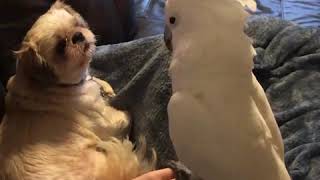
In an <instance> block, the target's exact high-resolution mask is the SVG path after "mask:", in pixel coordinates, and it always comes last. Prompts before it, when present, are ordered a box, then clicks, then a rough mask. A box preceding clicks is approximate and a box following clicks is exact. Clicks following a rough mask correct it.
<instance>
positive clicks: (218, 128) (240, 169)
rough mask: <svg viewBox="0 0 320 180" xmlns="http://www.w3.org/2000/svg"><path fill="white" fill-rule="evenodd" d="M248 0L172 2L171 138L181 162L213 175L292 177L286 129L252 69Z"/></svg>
mask: <svg viewBox="0 0 320 180" xmlns="http://www.w3.org/2000/svg"><path fill="white" fill-rule="evenodd" d="M246 2H250V1H241V3H239V1H236V0H200V1H196V0H167V2H166V26H167V27H166V32H165V40H166V44H167V46H168V48H169V49H171V50H172V61H171V64H170V68H169V73H170V77H171V79H172V88H173V95H172V97H171V99H170V102H169V105H168V114H169V126H170V127H169V129H170V136H171V138H172V141H173V143H174V146H175V148H176V152H177V154H178V157H179V159H180V161H182V162H183V163H184V164H185V165H186V166H187V167H189V168H190V169H191V170H192V171H193V172H195V173H196V174H198V175H200V176H201V177H202V178H203V179H205V180H214V179H217V180H289V179H290V176H289V174H288V171H287V169H286V167H285V163H284V147H283V142H282V138H281V134H280V131H279V128H278V126H277V123H276V121H275V118H274V115H273V113H272V110H271V108H270V105H269V103H268V100H267V98H266V95H265V93H264V91H263V89H262V87H261V86H260V84H259V83H258V81H257V80H256V78H255V76H254V75H253V74H252V68H253V57H254V55H255V52H254V49H253V47H252V45H251V43H250V39H249V38H248V37H247V36H246V35H245V33H244V25H245V22H246V18H247V13H246V11H245V10H244V8H243V6H241V4H242V5H245V4H246ZM251 5H252V4H251ZM248 7H249V6H248ZM251 7H254V6H251Z"/></svg>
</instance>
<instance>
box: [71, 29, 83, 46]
mask: <svg viewBox="0 0 320 180" xmlns="http://www.w3.org/2000/svg"><path fill="white" fill-rule="evenodd" d="M84 40H85V38H84V36H83V34H82V33H81V32H76V33H74V35H73V36H72V43H73V44H77V43H81V42H83V41H84Z"/></svg>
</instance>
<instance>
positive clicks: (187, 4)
mask: <svg viewBox="0 0 320 180" xmlns="http://www.w3.org/2000/svg"><path fill="white" fill-rule="evenodd" d="M241 2H242V3H239V1H237V0H201V1H196V0H167V2H166V12H165V14H166V30H165V42H166V45H167V47H168V49H171V50H173V56H174V58H175V57H176V58H177V56H179V58H181V56H188V57H190V56H192V57H193V58H197V59H199V58H207V57H210V58H213V59H226V58H227V59H236V58H238V57H239V56H242V57H244V56H246V57H247V59H250V60H252V55H251V57H250V56H248V55H247V54H248V53H247V52H248V51H247V48H251V44H250V41H249V39H248V37H247V36H246V35H245V34H244V25H245V21H246V18H247V15H248V14H247V12H246V11H245V8H244V7H243V5H247V4H246V3H243V0H241ZM246 2H248V1H246ZM250 2H252V0H250ZM246 7H247V8H248V7H249V8H250V7H251V8H254V7H255V6H253V5H250V6H249V5H247V6H246ZM249 51H251V50H249ZM190 52H192V54H191V53H190ZM246 53H247V54H246ZM217 63H218V62H217ZM224 63H225V62H224ZM217 65H219V64H217ZM233 65H235V64H234V62H233ZM250 68H251V67H250Z"/></svg>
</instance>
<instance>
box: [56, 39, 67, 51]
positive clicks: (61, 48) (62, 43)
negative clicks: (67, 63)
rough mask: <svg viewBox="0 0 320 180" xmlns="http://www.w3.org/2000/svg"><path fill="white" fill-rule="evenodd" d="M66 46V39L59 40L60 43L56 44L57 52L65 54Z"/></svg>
mask: <svg viewBox="0 0 320 180" xmlns="http://www.w3.org/2000/svg"><path fill="white" fill-rule="evenodd" d="M65 48H66V41H65V40H60V41H58V44H57V46H56V51H57V53H58V54H64V50H65Z"/></svg>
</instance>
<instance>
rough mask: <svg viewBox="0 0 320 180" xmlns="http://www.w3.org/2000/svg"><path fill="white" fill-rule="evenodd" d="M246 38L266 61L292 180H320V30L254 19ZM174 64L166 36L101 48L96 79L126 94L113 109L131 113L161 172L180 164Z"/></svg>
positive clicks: (135, 133) (264, 79) (261, 66)
mask: <svg viewBox="0 0 320 180" xmlns="http://www.w3.org/2000/svg"><path fill="white" fill-rule="evenodd" d="M246 33H247V34H248V35H249V36H250V37H252V40H253V44H254V46H255V48H256V50H257V53H258V55H257V57H256V58H255V69H254V73H255V74H256V76H257V78H258V80H259V81H260V83H261V84H262V85H263V87H264V89H265V90H266V93H267V96H268V98H269V100H270V103H271V105H272V108H273V110H274V112H275V116H276V119H277V121H278V124H279V126H280V129H281V132H282V135H283V138H284V143H285V150H286V156H285V158H286V164H287V168H288V170H289V172H290V175H291V176H292V178H293V180H319V179H320V30H317V29H307V28H302V27H299V26H296V25H293V24H291V23H289V22H285V21H281V20H276V19H273V18H267V17H252V18H251V19H250V20H249V22H248V27H247V29H246ZM169 62H170V54H169V52H168V51H167V50H166V48H165V46H164V44H163V41H162V36H161V35H159V36H154V37H150V38H145V39H141V40H137V41H133V42H129V43H123V44H119V45H111V46H101V47H99V48H98V50H97V53H96V55H95V57H94V60H93V62H92V66H91V67H92V68H91V73H92V74H93V75H95V76H97V77H100V78H102V79H105V80H107V81H108V82H110V84H111V85H112V86H113V87H114V89H115V91H116V92H117V93H118V95H117V97H116V98H115V99H114V100H113V104H114V105H115V106H117V107H118V108H122V109H126V110H129V112H130V113H131V115H132V117H133V124H132V132H131V139H132V140H133V141H134V140H135V139H137V138H138V137H139V136H140V135H145V136H146V137H147V142H148V144H149V145H150V147H153V148H155V150H156V151H157V153H158V161H159V162H158V165H159V166H160V167H161V166H163V165H164V164H165V163H166V162H167V161H168V160H172V159H176V158H177V157H176V155H175V152H174V149H173V145H172V143H171V141H170V138H169V134H168V117H167V111H166V109H167V103H168V101H169V98H170V95H171V86H170V79H169V77H168V71H167V69H168V65H169ZM190 143H191V144H192V139H190ZM253 171H254V170H253ZM212 178H213V179H214V177H212Z"/></svg>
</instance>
